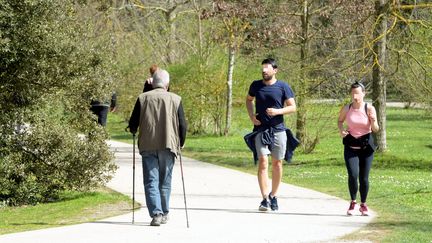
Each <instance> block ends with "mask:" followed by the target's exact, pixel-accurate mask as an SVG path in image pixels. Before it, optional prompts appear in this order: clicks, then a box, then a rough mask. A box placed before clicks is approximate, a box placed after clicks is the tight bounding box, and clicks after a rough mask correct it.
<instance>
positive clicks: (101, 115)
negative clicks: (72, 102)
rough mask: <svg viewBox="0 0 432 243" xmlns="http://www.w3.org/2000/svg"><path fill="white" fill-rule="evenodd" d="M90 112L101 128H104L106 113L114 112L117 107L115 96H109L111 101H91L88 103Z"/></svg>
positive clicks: (113, 94)
mask: <svg viewBox="0 0 432 243" xmlns="http://www.w3.org/2000/svg"><path fill="white" fill-rule="evenodd" d="M90 106H91V107H90V111H91V112H93V114H95V115H96V116H97V122H98V123H99V124H100V125H101V126H104V127H105V126H106V123H107V117H108V111H110V112H114V111H115V110H116V107H117V94H116V93H115V92H113V93H112V95H111V101H100V100H92V101H91V102H90Z"/></svg>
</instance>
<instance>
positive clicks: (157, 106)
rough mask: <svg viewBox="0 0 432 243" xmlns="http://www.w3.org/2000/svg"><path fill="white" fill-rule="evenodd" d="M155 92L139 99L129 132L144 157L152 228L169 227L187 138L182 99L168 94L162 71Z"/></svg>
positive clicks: (155, 78)
mask: <svg viewBox="0 0 432 243" xmlns="http://www.w3.org/2000/svg"><path fill="white" fill-rule="evenodd" d="M152 85H153V90H151V91H148V92H146V93H142V94H140V95H139V96H138V99H137V101H136V103H135V107H134V109H133V112H132V115H131V117H130V119H129V129H130V131H131V133H133V134H135V133H136V132H137V130H138V129H139V134H138V149H139V152H140V154H141V156H142V165H143V176H144V190H145V197H146V204H147V209H148V212H149V214H150V217H152V218H153V219H152V221H151V223H150V225H152V226H160V225H161V224H166V223H167V221H168V213H169V200H170V194H171V178H172V170H173V167H174V160H175V158H176V157H177V155H178V154H179V152H180V149H181V147H183V145H184V142H185V139H186V129H187V127H186V120H185V116H184V111H183V106H182V103H181V97H180V96H178V95H176V94H174V93H172V92H168V91H167V90H168V86H169V74H168V72H167V71H165V70H163V69H159V70H157V71H156V72H155V73H154V74H153V82H152Z"/></svg>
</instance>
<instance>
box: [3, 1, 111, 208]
mask: <svg viewBox="0 0 432 243" xmlns="http://www.w3.org/2000/svg"><path fill="white" fill-rule="evenodd" d="M83 9H86V10H90V9H93V8H91V6H82V5H80V4H75V1H69V0H60V1H57V0H56V1H54V0H47V1H45V0H44V1H42V0H26V1H5V0H2V1H0V16H2V17H1V18H0V55H1V56H2V58H1V60H0V69H1V75H0V81H1V82H0V87H1V89H0V110H1V111H2V115H1V116H0V124H1V126H0V145H1V146H0V154H1V158H2V159H1V161H0V162H1V164H0V174H1V177H0V178H1V179H0V188H1V191H0V201H2V202H3V204H5V203H6V204H10V205H20V204H35V203H38V202H43V201H49V200H52V199H55V198H57V196H58V193H59V192H60V191H62V190H64V189H79V190H86V189H88V188H90V187H94V186H96V185H99V184H101V183H103V182H105V181H106V180H107V179H108V178H109V172H112V171H113V169H114V166H113V164H112V163H111V158H112V156H111V155H110V154H109V152H108V147H107V146H106V144H105V142H104V139H105V138H106V135H105V133H104V132H103V129H101V128H100V127H97V125H96V123H95V122H94V118H93V117H92V115H91V114H90V112H89V111H88V108H89V103H90V100H91V99H105V98H106V97H108V96H109V95H110V94H111V88H112V78H111V77H112V76H111V73H110V72H109V69H108V68H107V67H108V66H109V65H111V64H110V58H109V55H110V53H109V52H108V51H107V50H109V49H108V48H107V45H109V42H107V38H106V36H105V35H99V34H98V33H97V31H96V28H95V22H93V19H92V17H90V16H91V15H90V14H88V12H85V11H83ZM93 11H96V10H94V9H93ZM78 133H84V134H89V135H90V134H91V136H87V137H86V138H85V139H80V138H79V137H78Z"/></svg>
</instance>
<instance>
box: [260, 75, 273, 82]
mask: <svg viewBox="0 0 432 243" xmlns="http://www.w3.org/2000/svg"><path fill="white" fill-rule="evenodd" d="M262 77H263V79H264V81H270V80H271V79H272V78H273V77H272V76H270V75H267V74H263V75H262Z"/></svg>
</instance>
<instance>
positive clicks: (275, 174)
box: [271, 159, 283, 197]
mask: <svg viewBox="0 0 432 243" xmlns="http://www.w3.org/2000/svg"><path fill="white" fill-rule="evenodd" d="M272 169H273V171H272V190H271V195H272V196H273V197H274V196H276V195H277V193H278V190H279V185H280V183H281V180H282V172H283V167H282V160H274V159H272Z"/></svg>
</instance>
